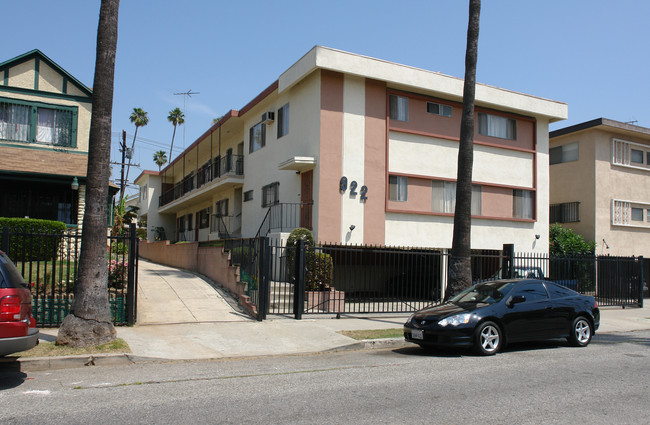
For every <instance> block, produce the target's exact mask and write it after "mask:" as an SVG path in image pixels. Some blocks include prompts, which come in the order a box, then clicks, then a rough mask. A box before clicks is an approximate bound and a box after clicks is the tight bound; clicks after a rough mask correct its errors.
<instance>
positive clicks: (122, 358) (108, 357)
mask: <svg viewBox="0 0 650 425" xmlns="http://www.w3.org/2000/svg"><path fill="white" fill-rule="evenodd" d="M161 360H165V359H156V358H149V357H140V356H134V355H132V354H129V353H122V354H88V355H83V356H60V357H27V358H21V357H5V358H0V366H6V367H8V368H14V369H16V370H19V371H22V372H38V371H44V370H56V369H74V368H80V367H85V366H121V365H131V364H135V363H145V362H153V361H161Z"/></svg>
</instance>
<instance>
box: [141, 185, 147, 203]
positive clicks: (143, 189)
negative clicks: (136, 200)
mask: <svg viewBox="0 0 650 425" xmlns="http://www.w3.org/2000/svg"><path fill="white" fill-rule="evenodd" d="M140 200H141V201H146V200H147V185H146V184H145V185H144V186H140Z"/></svg>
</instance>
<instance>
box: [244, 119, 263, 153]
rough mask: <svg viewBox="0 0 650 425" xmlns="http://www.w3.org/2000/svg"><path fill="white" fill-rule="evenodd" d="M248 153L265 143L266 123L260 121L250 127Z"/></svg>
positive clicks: (260, 147)
mask: <svg viewBox="0 0 650 425" xmlns="http://www.w3.org/2000/svg"><path fill="white" fill-rule="evenodd" d="M249 137H250V138H249V144H248V153H252V152H255V151H256V150H258V149H262V148H263V147H264V146H265V145H266V124H264V123H262V122H260V123H258V124H255V125H254V126H252V127H251V130H250V135H249Z"/></svg>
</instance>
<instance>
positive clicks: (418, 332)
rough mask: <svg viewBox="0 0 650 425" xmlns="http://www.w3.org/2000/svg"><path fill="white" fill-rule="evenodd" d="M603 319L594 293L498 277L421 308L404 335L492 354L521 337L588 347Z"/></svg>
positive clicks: (422, 341)
mask: <svg viewBox="0 0 650 425" xmlns="http://www.w3.org/2000/svg"><path fill="white" fill-rule="evenodd" d="M599 324H600V311H599V309H598V303H597V302H596V300H595V299H594V298H593V297H590V296H585V295H580V294H578V293H577V292H574V291H572V290H570V289H567V288H565V287H563V286H560V285H556V284H554V283H552V282H547V281H542V280H537V279H521V280H495V281H491V282H483V283H479V284H476V285H474V286H472V287H471V288H468V289H466V290H465V291H463V292H461V293H460V294H458V295H457V296H455V297H453V298H451V299H450V300H449V301H448V302H446V303H444V304H442V305H438V306H432V307H428V308H425V309H423V310H420V311H417V312H416V313H414V314H413V315H411V317H409V319H408V320H407V321H406V323H405V324H404V338H406V340H407V341H410V342H414V343H416V344H419V345H420V346H422V347H431V346H466V347H473V348H474V350H475V351H476V352H477V353H479V354H483V355H491V354H495V353H497V352H498V351H499V350H500V349H502V348H503V347H504V346H505V345H506V344H507V343H510V342H517V341H532V340H545V339H552V338H567V340H568V341H569V343H570V344H571V345H574V346H578V347H584V346H586V345H587V344H589V342H590V341H591V337H592V336H593V335H594V333H595V331H596V330H597V329H598V326H599Z"/></svg>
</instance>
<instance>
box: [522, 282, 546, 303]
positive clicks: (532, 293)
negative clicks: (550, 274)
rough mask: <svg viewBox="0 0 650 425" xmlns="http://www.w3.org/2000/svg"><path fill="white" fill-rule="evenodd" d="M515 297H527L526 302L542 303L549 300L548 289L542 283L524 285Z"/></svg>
mask: <svg viewBox="0 0 650 425" xmlns="http://www.w3.org/2000/svg"><path fill="white" fill-rule="evenodd" d="M514 295H515V296H516V295H523V296H524V297H526V302H531V301H540V300H546V299H548V293H547V292H546V288H544V285H543V284H542V283H541V282H531V283H524V284H523V285H522V286H520V287H519V288H517V290H516V291H515V293H514Z"/></svg>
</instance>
